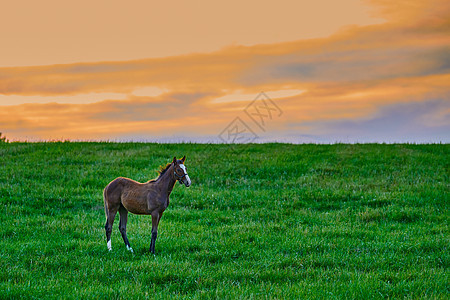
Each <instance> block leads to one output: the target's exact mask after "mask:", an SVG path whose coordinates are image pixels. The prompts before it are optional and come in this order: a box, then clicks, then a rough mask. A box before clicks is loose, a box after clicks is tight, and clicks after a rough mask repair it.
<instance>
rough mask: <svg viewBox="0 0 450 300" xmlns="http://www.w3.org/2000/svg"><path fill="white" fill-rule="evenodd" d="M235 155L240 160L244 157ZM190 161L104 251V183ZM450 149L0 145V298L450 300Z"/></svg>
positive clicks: (153, 174)
mask: <svg viewBox="0 0 450 300" xmlns="http://www.w3.org/2000/svg"><path fill="white" fill-rule="evenodd" d="M236 150H237V151H236ZM175 155H176V156H177V157H181V156H183V155H186V157H187V161H186V166H187V169H188V172H189V176H190V178H191V180H192V186H191V187H190V188H185V187H184V186H180V185H179V184H177V185H176V186H175V188H174V191H173V193H172V195H171V202H170V206H169V208H168V209H167V210H166V212H165V214H164V216H163V218H162V220H161V223H160V226H159V231H158V233H159V235H158V240H157V243H156V255H155V256H154V255H151V254H149V252H148V250H149V246H150V236H151V234H150V229H151V217H149V216H136V215H130V216H129V220H128V237H129V239H130V243H131V246H132V247H133V248H134V250H135V251H134V253H130V252H128V251H127V250H126V248H125V245H124V244H123V241H122V239H121V237H120V233H119V231H118V224H119V222H118V217H117V218H116V222H115V223H114V229H113V235H112V246H113V251H112V252H108V251H107V247H106V240H105V232H104V223H105V213H104V209H103V198H102V190H103V188H104V187H105V186H106V185H107V184H108V183H109V182H110V181H111V180H113V179H114V178H115V177H118V176H125V177H129V178H132V179H135V180H138V181H147V180H149V179H151V178H154V177H156V176H157V173H156V170H157V169H158V167H159V166H160V165H162V164H166V163H168V162H170V160H171V159H172V157H173V156H175ZM449 158H450V145H448V144H445V145H405V144H399V145H377V144H371V145H369V144H367V145H345V144H336V145H286V144H262V145H239V146H235V148H233V149H231V148H230V146H227V145H198V144H167V145H164V144H140V143H59V142H57V143H0V205H1V206H0V207H1V216H0V225H1V226H0V235H1V247H0V270H1V271H0V272H1V273H0V298H19V297H24V298H77V299H79V298H108V299H109V298H123V299H128V298H152V299H159V298H169V297H179V298H184V297H186V298H204V299H209V298H228V299H235V298H245V299H247V298H255V299H260V298H279V299H283V298H286V299H295V298H297V299H299V298H338V299H339V298H359V299H362V298H363V299H370V298H404V297H406V298H427V299H429V298H438V299H448V298H449V295H450V285H449V274H448V272H449V258H450V255H449V253H450V249H449V248H450V247H449V246H450V235H449V219H450V213H449V202H450V201H449V198H450V197H449V167H450V164H449V163H450V160H449Z"/></svg>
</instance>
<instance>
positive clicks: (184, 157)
mask: <svg viewBox="0 0 450 300" xmlns="http://www.w3.org/2000/svg"><path fill="white" fill-rule="evenodd" d="M185 160H186V155H185V156H183V158H182V159H181V161H182V162H183V164H184V161H185Z"/></svg>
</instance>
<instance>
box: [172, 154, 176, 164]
mask: <svg viewBox="0 0 450 300" xmlns="http://www.w3.org/2000/svg"><path fill="white" fill-rule="evenodd" d="M172 163H173V164H174V165H176V164H177V158H176V157H175V156H174V157H173V161H172Z"/></svg>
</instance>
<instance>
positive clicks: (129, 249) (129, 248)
mask: <svg viewBox="0 0 450 300" xmlns="http://www.w3.org/2000/svg"><path fill="white" fill-rule="evenodd" d="M127 250H128V251H131V253H133V248H131V247H130V246H128V245H127Z"/></svg>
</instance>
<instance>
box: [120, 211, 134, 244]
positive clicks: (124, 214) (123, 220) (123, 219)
mask: <svg viewBox="0 0 450 300" xmlns="http://www.w3.org/2000/svg"><path fill="white" fill-rule="evenodd" d="M119 215H120V221H119V231H120V233H121V234H122V238H123V242H124V243H125V245H126V246H127V250H130V251H131V252H133V248H131V246H130V242H129V241H128V237H127V221H128V210H126V208H125V207H123V205H120V207H119Z"/></svg>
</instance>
